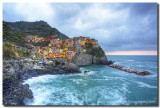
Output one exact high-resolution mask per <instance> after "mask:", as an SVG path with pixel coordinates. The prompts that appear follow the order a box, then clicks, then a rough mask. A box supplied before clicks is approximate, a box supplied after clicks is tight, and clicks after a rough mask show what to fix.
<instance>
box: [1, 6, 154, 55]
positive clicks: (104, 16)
mask: <svg viewBox="0 0 160 108" xmlns="http://www.w3.org/2000/svg"><path fill="white" fill-rule="evenodd" d="M3 20H4V21H8V22H15V21H39V20H44V21H46V22H47V23H48V24H50V25H51V26H52V27H55V28H57V29H58V30H59V31H60V32H62V33H64V34H66V35H67V36H69V37H75V36H87V37H91V38H95V39H97V40H98V41H99V44H100V45H101V46H102V48H103V49H104V50H105V52H112V51H133V50H134V51H135V50H136V51H141V50H147V51H153V50H157V4H156V3H3Z"/></svg>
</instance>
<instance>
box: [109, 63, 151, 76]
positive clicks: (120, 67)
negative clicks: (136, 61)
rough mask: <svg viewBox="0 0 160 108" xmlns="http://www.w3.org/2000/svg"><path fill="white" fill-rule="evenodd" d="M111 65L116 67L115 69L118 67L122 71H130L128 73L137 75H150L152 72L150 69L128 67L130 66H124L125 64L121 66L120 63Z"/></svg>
mask: <svg viewBox="0 0 160 108" xmlns="http://www.w3.org/2000/svg"><path fill="white" fill-rule="evenodd" d="M109 67H112V68H115V69H118V70H121V71H125V72H128V73H135V74H137V75H150V74H151V73H150V72H148V71H141V70H136V69H133V68H128V67H124V66H120V65H116V64H112V65H109Z"/></svg>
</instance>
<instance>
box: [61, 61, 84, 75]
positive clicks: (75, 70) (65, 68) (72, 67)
mask: <svg viewBox="0 0 160 108" xmlns="http://www.w3.org/2000/svg"><path fill="white" fill-rule="evenodd" d="M61 69H62V70H63V72H64V73H65V74H70V73H81V72H80V70H79V67H78V66H77V65H75V64H73V63H69V64H68V65H66V66H63V67H62V68H61Z"/></svg>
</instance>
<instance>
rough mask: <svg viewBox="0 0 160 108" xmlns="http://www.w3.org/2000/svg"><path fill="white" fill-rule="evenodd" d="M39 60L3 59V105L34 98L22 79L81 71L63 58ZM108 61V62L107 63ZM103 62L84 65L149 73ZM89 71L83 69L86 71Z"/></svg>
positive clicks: (11, 104)
mask: <svg viewBox="0 0 160 108" xmlns="http://www.w3.org/2000/svg"><path fill="white" fill-rule="evenodd" d="M39 61H41V60H37V61H35V60H32V59H25V58H23V59H20V60H10V61H5V60H4V61H3V105H4V106H25V100H27V99H29V100H34V97H33V93H32V91H31V90H30V89H29V85H28V84H22V83H23V81H24V80H27V79H29V78H32V77H36V76H40V75H45V74H52V75H57V74H77V73H81V71H80V67H81V66H83V67H84V65H81V66H78V65H76V64H74V63H71V62H67V63H64V61H63V60H59V61H56V63H51V64H45V65H38V64H37V63H38V62H39ZM107 62H108V63H107ZM107 62H106V63H105V64H104V62H102V63H103V64H91V65H85V66H95V65H108V66H109V67H112V68H116V69H119V70H122V71H125V72H129V73H135V74H137V75H149V74H151V73H150V72H147V71H137V70H135V69H129V68H127V67H124V66H119V65H115V64H113V63H114V62H113V61H107ZM87 72H89V71H84V73H87Z"/></svg>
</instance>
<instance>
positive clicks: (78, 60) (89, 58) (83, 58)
mask: <svg viewBox="0 0 160 108" xmlns="http://www.w3.org/2000/svg"><path fill="white" fill-rule="evenodd" d="M98 49H99V52H94V54H87V53H84V52H83V51H82V50H81V51H79V52H77V53H76V55H75V57H74V58H73V60H72V62H73V63H75V64H76V65H78V66H86V65H105V64H108V60H107V57H106V55H105V54H101V55H100V53H101V52H104V51H103V50H102V49H101V48H100V47H99V48H98ZM91 51H92V50H91ZM98 55H99V56H98Z"/></svg>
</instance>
